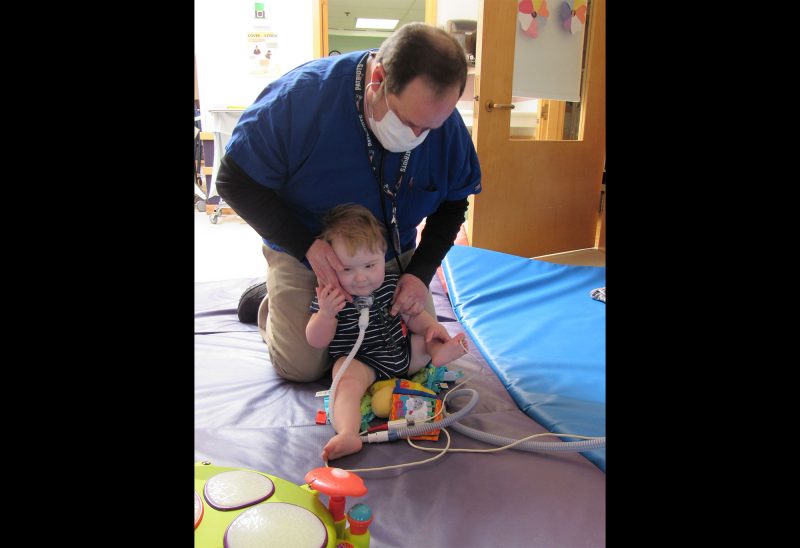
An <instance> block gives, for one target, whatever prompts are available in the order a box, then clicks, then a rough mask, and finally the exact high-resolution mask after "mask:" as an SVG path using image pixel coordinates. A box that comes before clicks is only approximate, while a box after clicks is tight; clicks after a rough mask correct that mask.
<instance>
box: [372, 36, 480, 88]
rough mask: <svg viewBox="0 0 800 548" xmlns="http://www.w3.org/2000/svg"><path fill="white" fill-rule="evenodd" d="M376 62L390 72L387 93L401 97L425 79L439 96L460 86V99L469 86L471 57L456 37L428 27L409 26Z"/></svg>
mask: <svg viewBox="0 0 800 548" xmlns="http://www.w3.org/2000/svg"><path fill="white" fill-rule="evenodd" d="M376 61H378V62H379V63H381V64H383V67H384V70H385V71H386V75H387V77H386V84H385V85H386V89H387V91H388V92H389V93H393V94H394V95H399V94H400V93H402V92H403V90H404V89H405V87H406V85H407V84H408V83H409V82H410V81H411V80H413V79H414V78H416V77H417V76H421V77H422V78H423V79H424V80H427V82H428V83H430V84H431V85H432V87H433V89H434V92H435V93H436V94H437V95H441V94H442V93H444V92H445V91H447V90H448V89H450V88H451V87H452V86H453V85H455V84H458V86H459V88H458V89H459V91H458V93H459V96H461V94H462V93H464V86H466V84H467V56H466V53H465V52H464V48H463V47H461V44H460V43H459V42H458V40H456V39H455V38H454V37H453V36H452V35H450V34H449V33H447V32H445V31H444V30H442V29H440V28H437V27H433V26H430V25H426V24H425V23H408V24H406V25H403V26H402V27H400V28H399V29H397V30H396V31H395V32H393V33H392V34H391V35H390V36H389V37H388V38H387V39H386V40H384V41H383V44H381V47H380V49H379V50H378V55H377V57H376Z"/></svg>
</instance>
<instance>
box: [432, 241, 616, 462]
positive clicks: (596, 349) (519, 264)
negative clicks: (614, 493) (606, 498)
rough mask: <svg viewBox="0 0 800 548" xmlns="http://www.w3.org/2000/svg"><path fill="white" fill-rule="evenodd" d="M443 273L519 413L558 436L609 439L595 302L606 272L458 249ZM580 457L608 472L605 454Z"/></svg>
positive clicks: (600, 318)
mask: <svg viewBox="0 0 800 548" xmlns="http://www.w3.org/2000/svg"><path fill="white" fill-rule="evenodd" d="M442 269H443V271H444V275H445V280H446V281H447V289H448V292H449V294H450V300H451V302H452V305H453V310H454V311H455V314H456V317H457V318H458V320H459V321H460V322H461V324H462V325H463V326H464V329H465V330H466V331H467V332H468V333H469V335H470V337H472V340H473V341H474V342H475V345H476V346H477V347H478V349H479V350H480V352H481V354H483V357H484V358H485V359H486V361H487V362H488V363H489V365H490V366H491V367H492V369H493V370H494V371H495V373H497V376H498V377H499V378H500V381H501V382H502V383H503V384H504V385H505V387H506V389H507V390H508V391H509V393H510V394H511V397H512V398H513V399H514V401H515V402H516V404H517V405H518V406H519V408H520V409H522V411H524V412H525V413H526V414H527V415H528V416H530V417H531V418H533V419H534V420H536V422H538V423H539V424H541V425H542V426H544V427H545V428H547V429H548V430H550V431H551V432H553V433H568V434H580V435H584V436H605V416H606V406H605V389H606V343H605V337H606V308H605V307H606V305H605V303H603V302H600V301H596V300H594V299H592V297H591V296H590V293H591V291H592V290H593V289H596V288H598V287H605V285H606V269H605V267H594V266H571V265H560V264H553V263H547V262H544V261H537V260H533V259H526V258H524V257H517V256H515V255H508V254H506V253H498V252H496V251H489V250H487V249H480V248H476V247H467V246H459V245H456V246H453V247H452V248H451V249H450V251H449V252H448V254H447V256H446V257H445V259H444V261H443V262H442ZM563 439H564V440H565V441H572V440H574V438H563ZM582 454H583V455H584V456H585V457H586V458H588V459H589V460H590V461H591V462H593V463H594V464H595V465H597V467H599V468H600V469H601V470H603V471H605V466H606V450H605V449H597V450H594V451H587V452H585V453H582Z"/></svg>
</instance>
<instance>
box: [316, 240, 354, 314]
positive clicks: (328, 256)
mask: <svg viewBox="0 0 800 548" xmlns="http://www.w3.org/2000/svg"><path fill="white" fill-rule="evenodd" d="M306 258H307V259H308V262H309V263H310V264H311V269H312V270H313V271H314V274H316V275H317V283H318V284H319V285H320V286H331V287H333V288H335V289H338V290H339V291H341V293H342V295H343V296H344V298H345V300H347V301H349V302H353V296H352V295H350V293H348V292H347V291H345V290H344V288H343V287H342V286H341V285H339V278H338V277H337V276H336V272H338V271H341V270H343V269H344V265H342V262H341V261H340V260H339V257H337V256H336V253H334V251H333V248H332V247H331V246H330V245H328V243H327V242H324V241H322V240H314V243H313V244H311V247H309V248H308V251H306Z"/></svg>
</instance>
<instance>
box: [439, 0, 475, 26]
mask: <svg viewBox="0 0 800 548" xmlns="http://www.w3.org/2000/svg"><path fill="white" fill-rule="evenodd" d="M449 19H472V20H474V21H477V20H478V0H439V1H438V2H437V3H436V26H437V27H442V28H444V24H445V23H446V22H447V21H448V20H449Z"/></svg>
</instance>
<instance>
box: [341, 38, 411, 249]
mask: <svg viewBox="0 0 800 548" xmlns="http://www.w3.org/2000/svg"><path fill="white" fill-rule="evenodd" d="M369 55H370V52H367V53H365V54H364V57H362V58H361V61H359V63H358V66H357V67H356V83H355V96H356V110H357V111H358V119H359V121H360V122H361V128H362V129H363V130H364V135H365V136H366V139H367V157H368V159H369V165H370V167H371V168H372V174H373V175H374V176H375V179H376V180H377V181H378V185H379V186H380V187H381V189H382V190H383V193H384V194H386V196H388V197H389V199H390V200H391V201H392V220H391V223H390V224H391V233H392V246H393V247H394V252H395V254H396V255H397V256H398V257H399V256H400V251H401V248H400V227H399V225H398V222H397V192H398V191H399V190H400V185H401V184H402V183H403V176H404V175H405V173H406V170H407V169H408V162H409V160H410V159H411V151H410V150H407V151H406V152H405V154H404V155H403V158H402V159H401V160H400V171H399V173H398V175H397V182H396V183H395V185H394V189H392V188H390V187H389V185H388V184H387V183H386V182H385V181H384V180H383V157H384V155H385V154H386V151H384V154H382V155H381V165H380V168H378V167H376V166H375V162H374V161H373V160H374V159H375V148H374V146H373V143H372V137H370V135H369V130H368V129H367V123H366V121H365V120H364V113H363V111H362V107H363V105H364V94H365V93H366V92H365V91H364V87H363V83H364V75H365V72H366V67H367V57H368V56H369ZM381 209H383V204H382V203H381ZM384 218H385V217H384Z"/></svg>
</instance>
